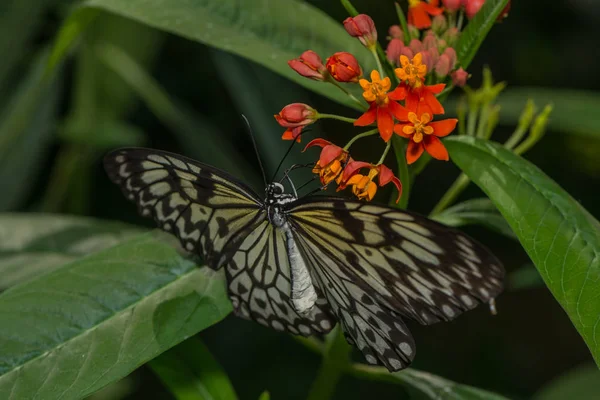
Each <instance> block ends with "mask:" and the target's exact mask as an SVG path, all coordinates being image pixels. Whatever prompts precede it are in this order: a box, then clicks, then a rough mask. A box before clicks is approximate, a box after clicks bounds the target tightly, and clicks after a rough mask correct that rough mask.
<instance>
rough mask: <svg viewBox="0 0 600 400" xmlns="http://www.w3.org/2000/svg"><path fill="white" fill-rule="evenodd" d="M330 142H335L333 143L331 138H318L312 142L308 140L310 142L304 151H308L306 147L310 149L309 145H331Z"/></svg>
mask: <svg viewBox="0 0 600 400" xmlns="http://www.w3.org/2000/svg"><path fill="white" fill-rule="evenodd" d="M330 144H333V143H331V142H330V141H329V140H325V139H321V138H316V139H313V140H311V141H310V142H308V144H307V145H306V146H305V147H304V150H302V151H303V152H304V151H306V149H308V148H309V147H313V146H319V147H321V148H323V147H325V146H329V145H330Z"/></svg>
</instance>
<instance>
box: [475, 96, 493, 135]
mask: <svg viewBox="0 0 600 400" xmlns="http://www.w3.org/2000/svg"><path fill="white" fill-rule="evenodd" d="M490 111H491V107H490V104H489V103H484V104H483V105H482V106H481V112H480V114H479V122H478V124H477V133H476V134H475V136H476V137H478V138H483V137H485V133H486V128H487V126H488V119H489V117H490Z"/></svg>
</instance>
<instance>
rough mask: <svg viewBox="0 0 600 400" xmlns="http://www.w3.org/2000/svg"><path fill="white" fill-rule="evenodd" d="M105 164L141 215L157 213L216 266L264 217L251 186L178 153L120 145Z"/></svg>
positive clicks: (162, 222) (156, 217)
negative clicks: (232, 244)
mask: <svg viewBox="0 0 600 400" xmlns="http://www.w3.org/2000/svg"><path fill="white" fill-rule="evenodd" d="M104 168H105V169H106V172H107V173H108V176H109V177H110V179H111V180H112V181H113V182H114V183H116V184H117V185H119V186H120V187H121V190H122V191H123V194H124V195H125V196H126V197H127V198H128V199H129V200H131V201H133V202H135V203H136V204H137V206H138V211H139V212H140V214H141V215H143V216H147V217H153V218H154V220H155V221H156V223H157V225H158V226H159V227H160V228H161V229H163V230H165V231H167V232H169V233H173V234H175V235H176V236H177V237H178V238H179V240H180V242H181V245H182V247H183V248H184V249H186V250H187V251H190V252H194V253H196V254H200V255H201V256H202V257H203V258H204V261H205V262H206V263H207V265H208V266H210V267H211V268H213V269H217V268H219V267H220V266H221V264H222V262H223V260H224V259H225V258H226V257H227V255H228V252H229V250H228V249H229V242H230V241H231V239H232V238H234V237H235V236H236V235H238V234H240V233H241V232H242V231H243V230H244V229H246V228H248V227H249V226H252V225H253V224H255V223H257V220H260V219H261V218H263V219H264V215H265V212H264V210H263V209H262V202H261V200H260V199H259V198H258V196H257V195H256V194H255V193H254V191H252V189H250V188H249V187H248V186H246V185H245V184H244V183H242V182H239V181H238V180H237V179H235V178H234V177H232V176H230V175H229V174H227V173H226V172H224V171H221V170H219V169H217V168H214V167H211V166H209V165H206V164H202V163H200V162H197V161H194V160H191V159H189V158H187V157H184V156H181V155H178V154H173V153H168V152H165V151H159V150H152V149H143V148H125V149H119V150H115V151H113V152H111V153H109V154H107V155H106V157H105V158H104Z"/></svg>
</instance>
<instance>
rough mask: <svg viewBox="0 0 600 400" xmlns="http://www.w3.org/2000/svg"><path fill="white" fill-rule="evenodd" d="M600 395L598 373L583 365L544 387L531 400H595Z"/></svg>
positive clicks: (592, 367)
mask: <svg viewBox="0 0 600 400" xmlns="http://www.w3.org/2000/svg"><path fill="white" fill-rule="evenodd" d="M599 393H600V371H599V370H598V367H596V366H595V365H584V366H580V367H577V368H574V369H572V370H570V371H568V372H567V373H566V374H564V375H562V376H559V377H558V378H556V379H554V380H553V381H552V382H550V383H549V384H547V385H546V386H544V387H543V388H542V389H541V390H540V391H539V392H538V393H536V394H535V396H533V400H564V399H571V400H595V399H597V398H598V394H599Z"/></svg>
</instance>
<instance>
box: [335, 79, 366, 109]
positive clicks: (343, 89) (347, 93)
mask: <svg viewBox="0 0 600 400" xmlns="http://www.w3.org/2000/svg"><path fill="white" fill-rule="evenodd" d="M327 81H328V82H330V83H333V84H334V85H335V86H337V87H338V88H339V89H340V90H341V91H342V92H344V93H346V95H348V97H350V98H351V99H352V101H354V102H355V103H356V104H358V105H359V106H360V108H362V109H363V110H367V109H368V108H369V107H368V106H366V105H365V104H364V103H363V102H362V101H360V100H359V99H357V98H356V97H355V96H354V95H353V94H352V93H350V92H349V91H348V89H346V88H345V87H343V86H342V85H340V84H339V83H338V82H337V81H336V80H335V79H333V78H331V77H330V78H329V79H328V80H327Z"/></svg>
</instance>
